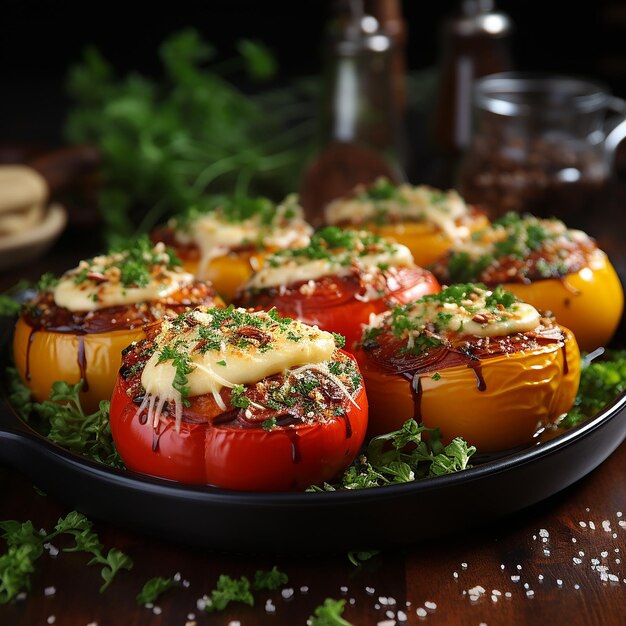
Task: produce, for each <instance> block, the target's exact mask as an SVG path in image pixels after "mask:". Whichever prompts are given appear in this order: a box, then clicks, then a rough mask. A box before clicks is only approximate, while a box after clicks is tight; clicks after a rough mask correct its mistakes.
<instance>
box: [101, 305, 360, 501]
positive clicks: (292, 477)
mask: <svg viewBox="0 0 626 626" xmlns="http://www.w3.org/2000/svg"><path fill="white" fill-rule="evenodd" d="M367 410H368V409H367V398H366V396H365V390H364V387H363V381H362V378H361V375H360V373H359V370H358V367H357V365H356V362H355V360H354V358H353V357H352V356H351V355H349V354H348V353H345V352H343V351H342V350H340V349H339V348H338V347H337V344H336V338H335V336H334V335H333V334H331V333H328V332H325V331H322V330H320V329H319V328H317V327H311V326H307V325H305V324H303V323H301V322H299V321H296V320H292V319H284V318H281V317H279V315H278V314H277V313H276V312H275V311H269V312H265V311H259V312H254V313H251V312H248V311H246V310H244V309H237V308H234V307H232V306H231V307H229V308H227V309H207V308H205V307H200V308H198V309H196V310H194V311H191V312H188V313H185V314H183V315H181V316H179V317H178V318H176V319H172V320H166V321H164V322H163V323H162V324H160V325H159V326H154V327H153V328H151V329H150V335H149V337H148V338H147V339H146V340H145V341H143V342H139V343H137V344H133V345H131V346H129V348H128V349H127V350H126V351H125V354H124V360H123V364H122V367H121V369H120V374H119V377H118V381H117V384H116V386H115V390H114V393H113V398H112V401H111V432H112V435H113V439H114V441H115V446H116V448H117V450H118V451H119V453H120V455H121V457H122V459H123V460H124V463H125V464H126V466H127V467H128V468H129V469H131V470H134V471H137V472H141V473H144V474H150V475H153V476H160V477H162V478H169V479H172V480H177V481H181V482H185V483H192V484H208V485H214V486H218V487H222V488H226V489H236V490H252V491H288V490H302V489H305V488H306V487H308V486H309V485H313V484H319V483H322V482H324V481H329V480H332V479H333V478H336V477H337V476H338V475H339V474H340V473H341V472H342V471H343V470H344V469H345V468H346V467H347V466H348V465H349V464H350V463H351V462H352V461H353V460H354V458H355V457H356V455H357V453H358V451H359V448H360V447H361V445H362V443H363V440H364V437H365V432H366V430H367Z"/></svg>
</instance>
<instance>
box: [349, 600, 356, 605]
mask: <svg viewBox="0 0 626 626" xmlns="http://www.w3.org/2000/svg"><path fill="white" fill-rule="evenodd" d="M348 604H349V605H350V606H354V605H355V604H356V599H355V598H350V599H349V600H348Z"/></svg>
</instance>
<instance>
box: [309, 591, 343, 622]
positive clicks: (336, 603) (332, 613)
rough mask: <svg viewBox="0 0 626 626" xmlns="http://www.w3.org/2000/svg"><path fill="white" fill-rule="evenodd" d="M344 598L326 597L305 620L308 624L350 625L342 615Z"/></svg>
mask: <svg viewBox="0 0 626 626" xmlns="http://www.w3.org/2000/svg"><path fill="white" fill-rule="evenodd" d="M345 604H346V601H345V600H333V599H332V598H326V600H324V604H322V605H321V606H318V607H317V608H316V609H315V611H314V612H313V615H311V617H310V618H309V620H308V621H307V624H310V626H352V624H351V623H350V622H348V621H346V620H345V619H344V618H343V617H342V615H343V610H344V606H345Z"/></svg>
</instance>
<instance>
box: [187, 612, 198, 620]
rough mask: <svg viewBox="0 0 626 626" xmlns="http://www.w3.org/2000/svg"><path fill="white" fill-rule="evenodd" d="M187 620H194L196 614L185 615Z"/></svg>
mask: <svg viewBox="0 0 626 626" xmlns="http://www.w3.org/2000/svg"><path fill="white" fill-rule="evenodd" d="M187 619H188V620H193V619H196V614H195V613H187Z"/></svg>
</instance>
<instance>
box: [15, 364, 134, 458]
mask: <svg viewBox="0 0 626 626" xmlns="http://www.w3.org/2000/svg"><path fill="white" fill-rule="evenodd" d="M7 384H8V393H9V400H10V402H11V404H12V406H13V407H14V408H15V410H16V411H17V413H18V415H20V417H22V418H23V419H25V420H26V421H29V422H33V419H32V418H33V416H35V417H38V418H40V419H39V421H38V422H37V424H36V426H37V427H38V428H39V429H41V431H42V434H43V435H44V436H46V437H47V438H48V439H50V440H51V441H54V442H55V443H58V444H59V445H60V446H62V447H64V448H67V449H68V450H71V451H72V452H76V453H77V454H80V455H82V456H84V457H87V458H89V459H92V460H93V461H98V462H99V463H104V464H105V465H110V466H112V467H118V468H123V467H124V464H123V462H122V459H121V458H120V456H119V453H118V452H117V450H116V448H115V445H114V444H113V437H112V436H111V425H110V422H109V404H110V403H109V401H108V400H102V401H101V402H100V406H99V408H98V410H97V411H95V412H94V413H91V414H89V415H87V414H85V412H84V411H83V408H82V406H81V403H80V392H81V390H82V388H83V381H82V380H81V381H80V382H78V383H76V384H75V385H70V384H68V383H66V382H63V381H57V382H55V383H53V385H52V390H51V392H50V399H49V400H44V401H43V402H33V401H32V400H31V395H30V390H29V389H28V387H27V386H26V385H24V383H23V382H22V381H21V379H20V377H19V375H18V373H17V371H16V370H15V368H13V367H9V368H7Z"/></svg>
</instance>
